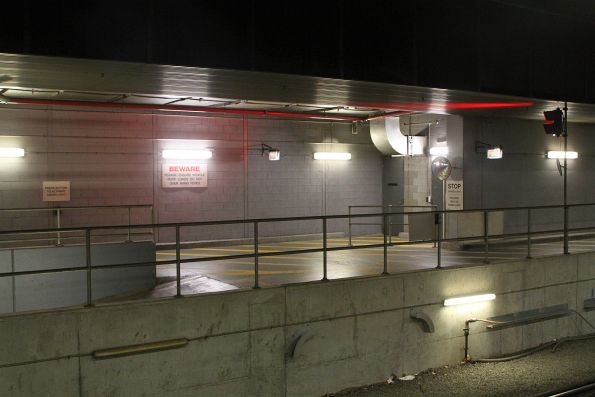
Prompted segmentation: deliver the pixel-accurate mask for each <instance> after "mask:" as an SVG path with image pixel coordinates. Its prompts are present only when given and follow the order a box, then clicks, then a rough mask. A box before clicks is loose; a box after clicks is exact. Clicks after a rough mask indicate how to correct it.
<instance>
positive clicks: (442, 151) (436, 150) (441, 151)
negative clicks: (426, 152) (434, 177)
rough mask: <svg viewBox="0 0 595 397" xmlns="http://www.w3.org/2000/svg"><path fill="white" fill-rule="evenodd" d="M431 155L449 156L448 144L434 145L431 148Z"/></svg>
mask: <svg viewBox="0 0 595 397" xmlns="http://www.w3.org/2000/svg"><path fill="white" fill-rule="evenodd" d="M430 155H431V156H447V155H448V146H433V147H431V148H430Z"/></svg>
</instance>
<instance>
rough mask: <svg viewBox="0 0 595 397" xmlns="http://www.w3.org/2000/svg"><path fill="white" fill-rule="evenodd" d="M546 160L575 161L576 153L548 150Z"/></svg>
mask: <svg viewBox="0 0 595 397" xmlns="http://www.w3.org/2000/svg"><path fill="white" fill-rule="evenodd" d="M547 158H548V159H563V158H567V159H575V158H578V153H577V152H565V151H563V150H550V151H549V152H547Z"/></svg>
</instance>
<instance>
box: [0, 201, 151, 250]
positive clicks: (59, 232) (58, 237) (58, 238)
mask: <svg viewBox="0 0 595 397" xmlns="http://www.w3.org/2000/svg"><path fill="white" fill-rule="evenodd" d="M135 208H148V209H150V210H151V217H150V219H151V223H154V220H155V218H154V214H153V204H121V205H93V206H71V207H70V206H57V207H35V208H4V209H0V214H2V213H23V212H25V213H27V212H52V213H54V214H56V227H55V230H54V231H52V232H46V233H52V234H54V235H55V236H50V237H47V238H36V239H29V240H26V239H16V240H15V239H13V240H4V241H0V243H5V244H14V243H24V242H36V241H54V242H55V244H56V245H62V240H72V239H76V238H79V239H80V238H82V237H83V236H64V233H66V232H68V231H69V230H68V228H63V227H62V222H61V218H62V212H63V211H80V210H105V209H108V210H111V209H126V210H127V212H128V214H127V216H128V220H127V225H128V226H130V225H131V224H132V209H135ZM71 231H72V230H71ZM15 234H21V232H19V231H16V232H15ZM142 234H153V229H150V230H148V231H146V232H144V233H142ZM126 237H127V241H130V240H131V237H132V234H131V232H130V229H129V230H128V232H127V233H126Z"/></svg>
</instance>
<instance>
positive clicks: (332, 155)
mask: <svg viewBox="0 0 595 397" xmlns="http://www.w3.org/2000/svg"><path fill="white" fill-rule="evenodd" d="M314 160H351V153H340V152H316V153H314Z"/></svg>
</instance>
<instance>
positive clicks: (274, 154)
mask: <svg viewBox="0 0 595 397" xmlns="http://www.w3.org/2000/svg"><path fill="white" fill-rule="evenodd" d="M265 153H268V155H269V161H279V160H281V151H280V150H279V149H275V148H274V147H272V146H270V145H267V144H266V143H261V144H260V155H261V156H264V154H265Z"/></svg>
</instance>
